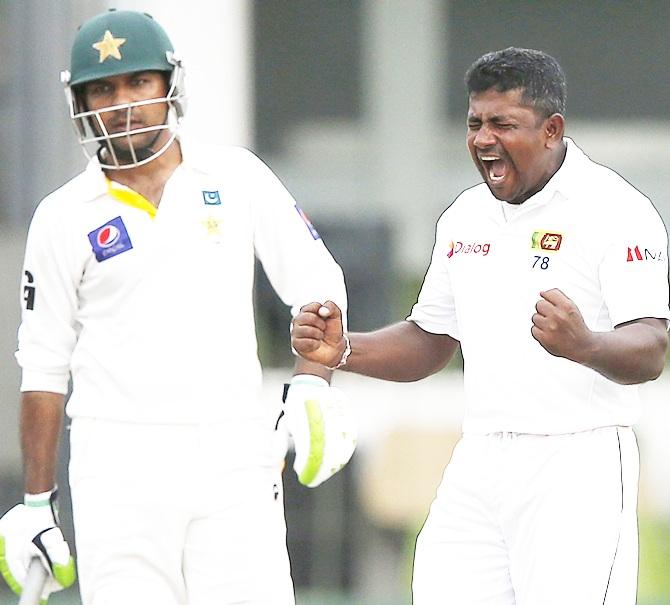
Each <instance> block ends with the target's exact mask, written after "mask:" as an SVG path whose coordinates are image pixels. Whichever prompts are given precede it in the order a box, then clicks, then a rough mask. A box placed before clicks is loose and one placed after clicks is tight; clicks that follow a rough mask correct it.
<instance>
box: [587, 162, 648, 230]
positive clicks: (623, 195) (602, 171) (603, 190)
mask: <svg viewBox="0 0 670 605" xmlns="http://www.w3.org/2000/svg"><path fill="white" fill-rule="evenodd" d="M585 168H586V172H587V174H586V175H585V176H586V178H584V179H583V184H582V185H581V187H582V188H583V193H584V194H586V196H587V197H588V200H589V201H590V204H589V205H590V206H591V209H592V211H593V212H595V213H596V214H597V215H598V216H599V217H600V220H603V219H604V217H609V220H610V221H612V222H615V223H616V222H620V223H622V224H630V222H631V221H635V220H636V219H649V218H651V219H653V220H656V219H658V220H659V221H660V220H661V218H660V215H659V213H658V211H657V210H656V208H655V207H654V205H653V203H652V202H651V200H650V199H649V198H648V197H647V196H646V195H644V193H642V192H641V191H639V190H638V189H637V188H636V187H635V186H634V185H632V184H631V183H630V182H629V181H627V180H626V179H625V178H624V177H623V176H622V175H620V174H619V173H618V172H616V171H615V170H613V169H612V168H609V167H607V166H604V165H602V164H598V163H597V162H594V161H592V160H588V164H587V166H586V167H585Z"/></svg>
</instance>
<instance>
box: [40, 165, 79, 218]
mask: <svg viewBox="0 0 670 605" xmlns="http://www.w3.org/2000/svg"><path fill="white" fill-rule="evenodd" d="M88 184H89V179H88V175H87V173H86V171H84V172H81V173H79V174H78V175H76V176H75V177H73V178H71V179H70V180H69V181H67V182H66V183H64V184H63V185H61V186H60V187H59V188H58V189H55V190H54V191H52V192H51V193H49V194H48V195H46V196H45V197H44V198H43V199H42V200H41V201H40V202H39V204H37V207H36V208H35V213H34V215H33V221H35V220H46V219H49V220H54V219H56V218H58V219H61V220H60V221H59V222H61V221H62V219H63V218H64V217H66V216H68V215H70V214H71V213H73V212H76V210H77V208H78V207H80V206H81V204H83V203H84V202H86V201H87V200H88V195H89V192H90V189H89V188H88Z"/></svg>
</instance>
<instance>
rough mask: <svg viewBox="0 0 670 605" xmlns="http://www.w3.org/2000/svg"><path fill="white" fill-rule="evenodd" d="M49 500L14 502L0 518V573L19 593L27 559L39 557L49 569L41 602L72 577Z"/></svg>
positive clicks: (66, 548) (70, 562)
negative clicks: (38, 502)
mask: <svg viewBox="0 0 670 605" xmlns="http://www.w3.org/2000/svg"><path fill="white" fill-rule="evenodd" d="M54 499H55V498H54ZM52 504H53V502H50V501H49V500H45V502H44V503H40V504H37V505H30V506H27V505H25V504H17V505H16V506H15V507H14V508H12V509H11V510H9V511H8V512H7V513H6V514H5V515H4V516H3V517H2V518H1V519H0V573H1V574H2V576H3V577H4V579H5V581H6V582H7V584H8V585H9V587H10V588H11V589H12V590H13V591H14V592H15V593H16V594H21V593H22V592H23V586H24V584H25V581H26V576H27V574H28V567H29V566H30V562H31V560H32V559H33V558H35V557H37V558H39V559H40V561H41V562H42V565H44V568H45V569H46V570H47V571H48V573H49V575H48V577H47V580H46V583H45V585H44V589H43V590H42V601H41V603H46V601H47V599H48V598H49V595H50V594H51V593H52V592H57V591H59V590H63V589H64V588H68V587H69V586H71V585H72V584H74V581H75V579H76V572H75V566H74V559H73V557H72V555H71V554H70V548H69V546H68V544H67V542H66V541H65V538H64V537H63V533H62V532H61V529H60V527H58V520H57V514H56V512H55V508H52Z"/></svg>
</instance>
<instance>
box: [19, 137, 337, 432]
mask: <svg viewBox="0 0 670 605" xmlns="http://www.w3.org/2000/svg"><path fill="white" fill-rule="evenodd" d="M182 148H183V151H184V161H183V163H182V164H181V165H180V166H179V167H178V168H177V169H176V171H175V172H174V173H173V174H172V176H171V177H170V178H169V179H168V181H167V183H166V185H165V189H164V192H163V195H162V199H161V203H160V206H159V208H158V211H157V214H156V216H155V218H153V219H152V218H151V217H150V215H149V214H148V213H147V212H145V211H143V210H141V209H137V208H134V207H132V206H130V205H127V204H124V203H121V202H120V201H118V200H117V199H115V198H114V197H112V196H110V195H109V194H108V193H107V188H106V182H105V179H104V176H103V173H102V172H101V170H100V167H99V165H98V164H97V161H95V160H93V161H92V162H91V163H90V164H89V166H88V167H87V169H86V170H85V171H84V172H83V173H82V174H81V175H79V176H77V177H76V178H74V179H73V180H72V181H70V182H69V183H67V184H66V185H64V186H63V187H61V188H60V189H58V190H57V191H55V192H54V193H52V194H51V195H49V196H48V197H47V198H46V199H45V200H43V201H42V203H41V204H40V205H39V207H38V209H37V211H36V213H35V216H34V218H33V221H32V224H31V227H30V232H29V236H28V243H27V250H26V259H25V266H24V270H25V271H26V272H29V274H30V276H31V279H30V280H29V279H28V277H27V274H25V273H24V284H23V286H24V287H25V288H35V291H34V292H35V298H34V309H33V310H27V309H24V311H23V318H22V324H21V328H20V331H19V350H18V352H17V359H18V361H19V363H20V365H21V367H22V369H23V382H22V386H21V388H22V390H23V391H53V392H59V393H65V392H66V391H67V385H68V378H69V375H70V371H71V373H72V379H73V393H72V397H71V399H70V401H69V403H68V406H67V412H68V414H69V415H70V416H71V417H95V418H109V419H115V420H128V421H132V422H169V423H188V422H202V421H208V420H210V421H215V420H223V419H229V418H233V419H234V418H253V417H259V415H260V414H262V411H261V410H260V409H259V405H258V397H257V395H258V393H259V390H260V384H261V371H260V365H259V362H258V357H257V351H256V349H257V344H256V336H255V330H254V315H253V307H252V286H253V271H254V253H255V254H256V255H257V256H258V258H259V259H260V261H261V262H262V264H263V267H264V269H265V271H266V273H267V275H268V277H269V279H270V281H271V283H272V285H273V287H274V288H275V290H276V291H277V293H278V294H279V296H280V297H281V298H282V299H283V301H284V302H285V303H286V304H287V305H290V306H292V307H293V311H294V313H295V312H297V310H298V309H299V307H300V306H301V305H303V304H306V303H308V302H311V301H325V300H327V299H331V300H333V301H335V302H336V303H337V304H338V305H339V306H340V307H341V308H342V309H343V311H345V312H346V293H345V288H344V280H343V277H342V272H341V269H340V268H339V266H338V265H337V264H336V263H335V261H334V260H333V259H332V257H331V256H330V254H329V252H328V250H327V249H326V247H325V246H324V244H323V242H322V241H321V239H320V238H318V235H316V232H315V231H313V229H310V227H309V226H308V224H306V222H305V221H304V220H303V218H302V217H301V214H300V213H299V212H298V209H297V207H296V204H295V201H294V200H293V198H292V197H291V195H290V194H289V193H288V192H287V191H286V189H285V188H284V187H283V186H282V184H281V183H280V181H279V180H278V179H277V178H276V177H275V176H274V174H273V173H272V172H271V171H270V170H269V169H268V168H267V167H266V166H265V165H264V164H263V163H262V162H261V161H260V160H259V159H258V158H256V157H255V156H254V155H253V154H252V153H251V152H249V151H247V150H245V149H242V148H223V147H221V148H219V147H211V148H210V147H200V146H193V147H189V146H188V145H184V144H183V145H182ZM207 192H216V193H217V194H218V198H219V201H220V204H207V203H206V201H205V200H206V194H207ZM210 198H212V199H209V201H210V202H211V201H216V200H215V198H216V196H215V195H211V196H210ZM115 217H121V220H122V221H123V225H124V226H125V228H126V230H127V232H128V236H129V238H130V240H131V242H132V249H129V250H127V251H124V252H121V253H119V254H117V255H116V256H113V257H110V258H106V259H105V260H102V261H98V260H96V257H95V255H94V254H93V251H92V245H91V243H90V242H89V238H88V234H89V233H91V232H92V231H94V230H95V229H97V228H98V227H100V226H102V225H105V223H107V222H108V221H110V220H111V219H114V218H115ZM286 346H287V347H288V346H289V340H288V325H287V345H286Z"/></svg>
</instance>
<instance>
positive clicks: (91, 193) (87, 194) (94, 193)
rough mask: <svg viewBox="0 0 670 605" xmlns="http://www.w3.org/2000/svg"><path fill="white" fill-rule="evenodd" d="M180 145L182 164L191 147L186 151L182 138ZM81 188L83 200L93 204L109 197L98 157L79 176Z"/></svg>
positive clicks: (92, 159)
mask: <svg viewBox="0 0 670 605" xmlns="http://www.w3.org/2000/svg"><path fill="white" fill-rule="evenodd" d="M178 140H179V145H180V146H181V154H182V164H184V163H185V162H186V159H185V157H186V155H187V154H189V152H188V149H189V147H188V146H186V149H187V150H186V151H185V149H184V147H185V146H184V142H183V140H182V139H181V138H178ZM79 178H80V182H79V185H80V187H81V198H82V199H83V200H84V201H86V202H92V201H94V200H97V199H98V198H99V197H101V196H103V195H107V193H108V191H107V187H108V185H107V175H105V173H104V171H103V169H102V166H100V162H99V161H98V157H97V156H94V157H92V158H91V159H90V160H89V161H88V164H86V168H85V169H84V171H83V172H82V173H81V174H80V175H79Z"/></svg>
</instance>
